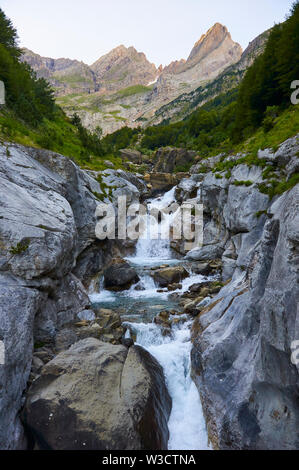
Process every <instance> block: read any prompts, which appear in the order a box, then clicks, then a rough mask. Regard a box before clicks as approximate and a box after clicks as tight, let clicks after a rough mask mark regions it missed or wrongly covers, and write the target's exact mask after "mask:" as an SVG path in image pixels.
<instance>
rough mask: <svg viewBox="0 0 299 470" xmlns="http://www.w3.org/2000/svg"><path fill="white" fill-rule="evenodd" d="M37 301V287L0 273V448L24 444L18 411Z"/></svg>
mask: <svg viewBox="0 0 299 470" xmlns="http://www.w3.org/2000/svg"><path fill="white" fill-rule="evenodd" d="M40 301H41V295H40V293H39V292H38V290H35V289H28V288H26V287H23V286H22V285H21V283H20V281H17V280H15V279H14V278H13V277H11V276H6V275H3V274H0V339H1V341H3V342H4V347H5V365H1V364H0V384H1V385H0V389H1V390H0V415H1V425H0V443H1V444H0V447H1V449H2V450H8V449H24V448H25V447H26V440H25V438H24V432H23V427H22V425H21V422H20V419H19V410H20V408H21V406H22V395H23V391H24V390H25V389H26V385H27V381H28V379H29V375H30V370H31V360H32V351H33V323H34V316H35V314H36V312H37V310H38V308H39V304H40Z"/></svg>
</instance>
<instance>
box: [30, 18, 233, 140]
mask: <svg viewBox="0 0 299 470" xmlns="http://www.w3.org/2000/svg"><path fill="white" fill-rule="evenodd" d="M241 55H242V49H241V47H240V45H239V44H237V43H235V42H234V41H233V40H232V38H231V36H230V34H229V32H228V30H227V28H226V27H225V26H222V25H220V24H219V23H216V24H215V25H214V26H213V27H212V28H210V29H209V31H208V32H207V33H206V34H204V35H202V37H201V38H200V40H199V41H198V42H197V43H196V44H195V45H194V47H193V49H192V51H191V53H190V55H189V57H188V59H187V60H184V59H182V60H180V61H176V62H173V63H171V64H170V65H169V66H167V67H165V68H164V69H163V68H162V67H161V66H160V67H159V68H158V69H157V68H156V66H155V65H154V64H151V63H150V62H149V61H148V60H147V59H146V57H145V55H144V54H143V53H141V52H137V51H136V49H135V48H134V47H129V48H126V47H125V46H123V45H121V46H119V47H117V48H115V49H113V50H112V51H111V52H109V53H108V54H106V55H104V56H103V57H101V58H100V59H99V60H97V61H96V62H95V63H94V64H93V65H91V66H90V67H89V66H87V65H86V64H83V63H82V62H78V61H71V60H68V59H58V60H54V59H49V58H43V57H40V56H38V55H36V54H34V53H32V52H31V51H28V50H24V55H23V60H24V61H26V62H28V63H29V64H30V65H31V66H32V67H33V69H34V70H35V71H36V72H37V74H38V76H42V77H45V78H46V79H48V80H49V81H50V83H51V84H52V86H53V87H54V88H55V89H56V91H57V95H58V97H59V99H58V103H59V104H60V105H61V106H62V107H63V108H64V109H65V110H66V112H67V113H68V114H70V115H71V114H73V113H74V112H75V111H76V112H78V113H79V115H80V117H81V119H82V121H83V123H84V125H85V126H86V127H88V128H90V129H95V128H96V127H97V126H101V127H102V128H103V130H104V134H106V133H110V132H113V131H115V130H117V129H119V128H121V127H123V126H124V125H127V126H131V127H137V126H139V125H148V124H150V123H154V122H155V119H156V112H157V110H159V109H160V108H161V107H162V106H164V105H167V104H168V103H169V102H171V101H173V100H174V99H176V98H177V97H178V96H179V95H181V94H182V93H189V92H191V91H192V90H195V89H196V88H198V87H199V86H200V84H201V83H206V82H209V81H211V80H214V79H215V77H217V76H218V75H219V74H220V73H221V72H222V71H223V70H224V69H225V68H227V67H228V66H230V65H232V64H235V63H236V62H238V61H239V60H240V58H241ZM74 94H75V96H74Z"/></svg>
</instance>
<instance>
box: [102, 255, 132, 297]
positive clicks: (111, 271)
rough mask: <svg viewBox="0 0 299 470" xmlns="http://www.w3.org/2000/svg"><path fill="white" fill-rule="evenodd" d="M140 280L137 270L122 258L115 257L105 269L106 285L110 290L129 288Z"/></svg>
mask: <svg viewBox="0 0 299 470" xmlns="http://www.w3.org/2000/svg"><path fill="white" fill-rule="evenodd" d="M138 281H140V279H139V276H138V274H137V272H136V270H135V269H134V268H132V267H131V266H130V265H129V264H128V263H127V262H126V261H124V260H122V259H115V260H114V261H113V263H112V265H111V266H109V267H108V268H107V269H105V271H104V285H105V287H106V288H107V289H110V290H127V289H129V288H130V287H131V286H132V284H136V283H137V282H138Z"/></svg>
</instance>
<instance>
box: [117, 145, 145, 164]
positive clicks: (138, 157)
mask: <svg viewBox="0 0 299 470" xmlns="http://www.w3.org/2000/svg"><path fill="white" fill-rule="evenodd" d="M119 153H120V156H121V158H122V160H129V161H130V162H132V163H137V164H140V163H142V154H141V152H139V151H138V150H133V149H121V150H120V151H119Z"/></svg>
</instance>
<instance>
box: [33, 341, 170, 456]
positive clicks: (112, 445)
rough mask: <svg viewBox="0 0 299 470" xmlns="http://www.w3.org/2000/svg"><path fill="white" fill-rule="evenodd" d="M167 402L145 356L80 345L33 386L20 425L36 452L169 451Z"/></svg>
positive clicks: (158, 372) (157, 372)
mask: <svg viewBox="0 0 299 470" xmlns="http://www.w3.org/2000/svg"><path fill="white" fill-rule="evenodd" d="M170 410H171V399H170V397H169V394H168V392H167V389H166V386H165V382H164V376H163V371H162V368H161V366H160V365H159V364H158V363H157V361H156V360H155V359H154V358H153V357H152V356H151V355H150V354H149V353H148V352H146V351H145V350H143V349H142V348H140V347H136V346H132V347H131V348H130V349H129V350H128V349H127V348H126V347H124V346H111V345H109V344H104V343H101V342H100V341H98V340H96V339H87V340H83V341H80V342H79V343H77V344H75V345H74V346H72V347H71V348H70V349H69V350H68V351H65V352H64V353H61V354H59V355H58V356H56V357H55V359H53V361H51V362H49V363H48V364H47V365H46V366H45V367H44V368H43V370H42V373H41V376H40V377H39V378H38V379H37V380H36V381H35V382H34V383H33V385H32V386H31V388H30V390H29V393H28V398H27V402H26V407H25V412H24V419H25V421H26V424H27V426H28V427H29V429H30V430H31V432H32V434H33V436H34V438H35V440H36V443H37V445H38V447H39V448H51V449H55V450H59V449H68V450H79V449H85V450H97V451H99V450H107V449H110V450H116V449H118V450H130V449H131V450H132V449H134V450H138V449H146V450H159V449H167V442H168V427H167V420H168V417H169V414H170Z"/></svg>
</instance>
